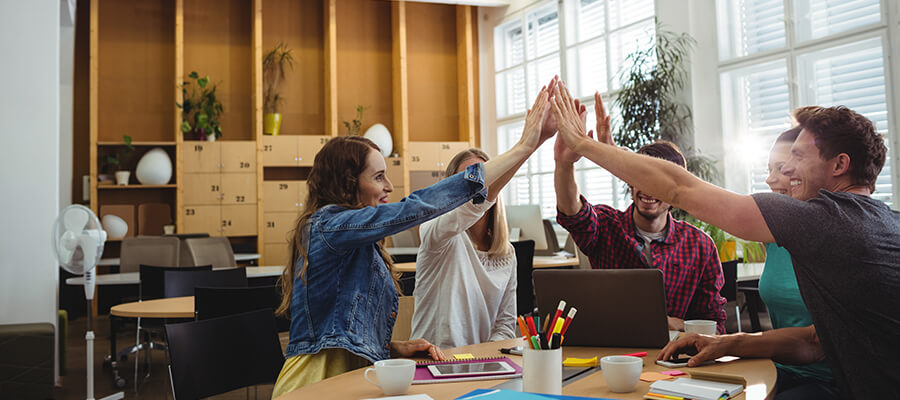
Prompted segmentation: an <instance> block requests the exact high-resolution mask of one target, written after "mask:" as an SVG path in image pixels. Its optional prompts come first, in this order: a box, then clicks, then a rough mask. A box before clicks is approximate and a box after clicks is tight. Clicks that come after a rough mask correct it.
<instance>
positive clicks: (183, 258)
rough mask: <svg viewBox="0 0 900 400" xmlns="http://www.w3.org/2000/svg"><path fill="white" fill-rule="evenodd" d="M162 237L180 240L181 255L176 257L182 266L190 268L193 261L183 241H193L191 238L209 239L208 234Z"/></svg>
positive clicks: (183, 234)
mask: <svg viewBox="0 0 900 400" xmlns="http://www.w3.org/2000/svg"><path fill="white" fill-rule="evenodd" d="M164 236H172V237H177V238H178V239H179V240H181V251H180V253H181V254H179V255H178V262H179V264H181V265H182V266H185V267H190V266H193V265H194V260H193V259H192V258H191V253H189V252H188V247H187V244H186V243H184V241H185V240H186V239H193V238H207V237H209V234H208V233H173V234H171V235H164Z"/></svg>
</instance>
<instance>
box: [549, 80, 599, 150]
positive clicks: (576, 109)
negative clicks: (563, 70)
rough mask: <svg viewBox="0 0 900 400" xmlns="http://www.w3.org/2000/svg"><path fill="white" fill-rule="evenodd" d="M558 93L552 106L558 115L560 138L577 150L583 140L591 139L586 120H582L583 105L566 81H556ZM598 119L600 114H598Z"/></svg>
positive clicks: (555, 114) (556, 115)
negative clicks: (570, 90)
mask: <svg viewBox="0 0 900 400" xmlns="http://www.w3.org/2000/svg"><path fill="white" fill-rule="evenodd" d="M555 94H556V95H555V96H553V101H552V102H551V106H552V108H553V115H554V116H555V117H556V124H557V126H558V128H559V135H560V139H562V141H563V143H564V144H565V145H566V147H568V148H570V149H572V150H575V148H576V146H578V144H579V143H581V141H583V140H591V139H590V138H589V137H588V136H587V133H586V131H585V130H586V128H585V126H584V120H582V118H581V115H580V111H581V105H580V104H577V103H576V102H575V100H574V99H572V95H571V94H569V89H567V88H566V85H565V83H563V82H562V81H559V82H557V83H556V93H555ZM597 118H598V120H599V119H600V116H599V115H598V116H597Z"/></svg>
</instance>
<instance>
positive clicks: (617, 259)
mask: <svg viewBox="0 0 900 400" xmlns="http://www.w3.org/2000/svg"><path fill="white" fill-rule="evenodd" d="M581 204H582V206H581V210H580V211H578V213H577V214H575V215H571V216H569V215H565V214H563V213H561V212H559V210H557V212H556V220H557V222H559V224H560V225H562V227H563V228H566V230H568V231H569V233H570V234H571V235H572V239H573V240H574V241H575V244H577V245H578V248H579V249H581V251H582V252H584V254H585V255H587V256H588V258H590V260H591V267H593V268H594V269H602V268H609V269H613V268H621V269H625V268H647V267H648V265H647V264H646V263H645V262H644V259H643V258H642V257H641V249H642V248H643V246H644V241H643V239H639V237H638V234H637V231H636V230H635V226H634V218H633V217H632V212H633V211H634V204H632V205H631V206H629V207H628V209H627V210H625V211H624V212H622V211H619V210H616V209H615V208H612V207H609V206H605V205H598V206H595V205H591V204H590V203H588V202H587V200H585V198H584V196H581ZM668 218H669V220H668V223H667V226H668V230H667V231H666V235H665V237H664V238H662V239H661V240H655V241H653V242H652V245H651V246H650V251H651V254H652V255H653V267H654V268H657V269H659V270H660V271H662V272H663V276H664V279H665V284H666V299H667V303H668V304H667V305H666V307H667V313H668V315H669V316H670V317H675V318H681V319H684V320H689V319H708V320H713V321H716V322H717V323H718V331H719V333H725V307H724V305H725V298H724V297H722V296H721V295H720V294H719V291H720V290H721V289H722V285H724V284H725V278H724V276H723V275H722V264H721V263H720V262H719V255H718V252H717V251H716V245H715V243H713V241H712V239H711V238H710V237H709V235H707V234H706V233H704V232H703V231H701V230H699V229H697V228H695V227H694V226H693V225H691V224H688V223H686V222H682V221H678V220H675V219H673V218H672V216H671V215H669V216H668Z"/></svg>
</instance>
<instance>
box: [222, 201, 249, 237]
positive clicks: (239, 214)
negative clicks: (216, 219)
mask: <svg viewBox="0 0 900 400" xmlns="http://www.w3.org/2000/svg"><path fill="white" fill-rule="evenodd" d="M220 209H221V216H220V218H221V221H220V224H219V225H220V228H222V235H223V236H255V235H256V234H257V232H256V228H257V226H256V205H255V204H226V205H222V206H220Z"/></svg>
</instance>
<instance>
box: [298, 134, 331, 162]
mask: <svg viewBox="0 0 900 400" xmlns="http://www.w3.org/2000/svg"><path fill="white" fill-rule="evenodd" d="M328 139H331V136H325V135H300V136H297V165H298V166H300V167H312V165H313V161H314V160H315V157H316V153H318V152H319V149H321V148H322V146H324V145H325V143H327V142H328Z"/></svg>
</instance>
